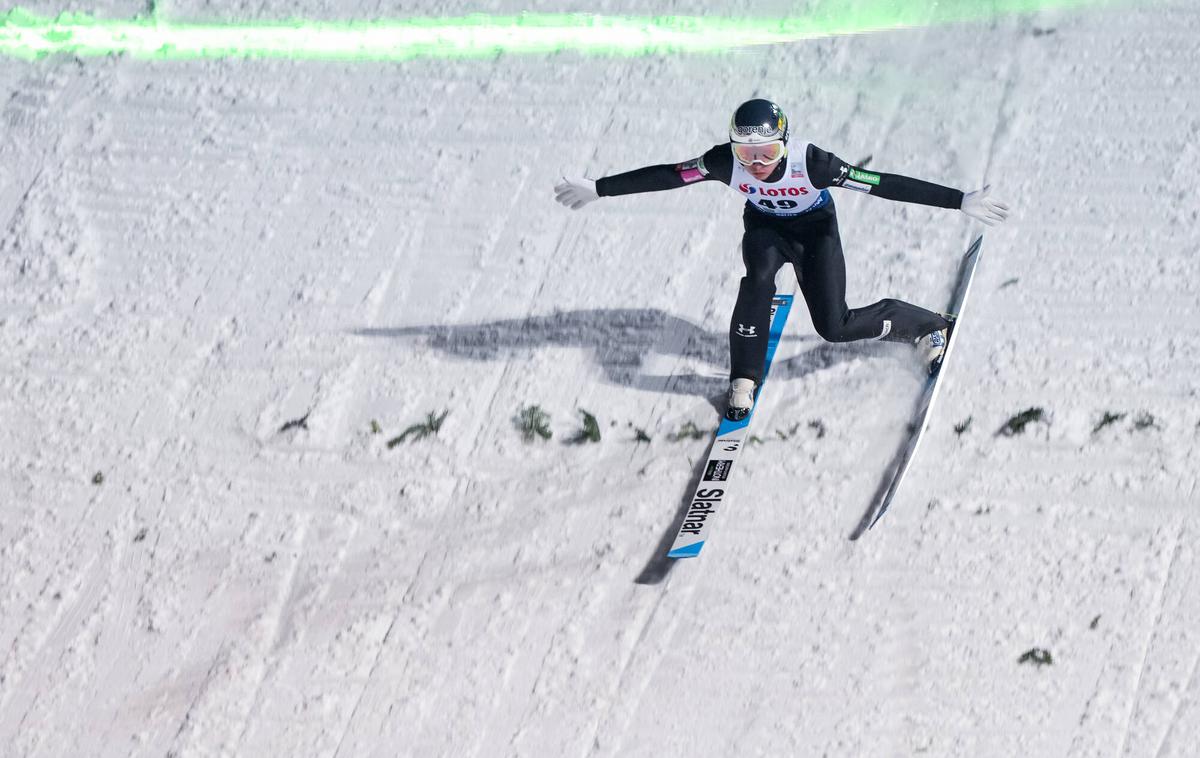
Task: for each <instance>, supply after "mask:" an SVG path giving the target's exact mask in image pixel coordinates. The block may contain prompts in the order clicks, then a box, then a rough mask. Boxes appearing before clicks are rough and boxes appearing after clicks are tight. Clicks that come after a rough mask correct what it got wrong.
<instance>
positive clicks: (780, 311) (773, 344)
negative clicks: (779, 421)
mask: <svg viewBox="0 0 1200 758" xmlns="http://www.w3.org/2000/svg"><path fill="white" fill-rule="evenodd" d="M793 297H795V296H794V295H776V296H775V302H776V303H777V305H776V306H775V318H773V319H772V320H771V330H770V331H769V332H767V362H766V365H765V366H764V367H763V380H762V382H760V384H759V391H758V394H759V395H761V394H762V385H764V384H766V383H767V374H769V373H771V361H772V360H774V359H775V348H777V347H779V339H780V337H782V336H783V327H784V325H785V324H786V323H787V318H788V313H789V312H791V310H792V299H793ZM757 409H758V398H757V397H755V398H754V405H753V406H751V408H750V412H749V413H747V414H746V417H745V418H742V419H738V420H737V421H730V420H729V419H727V418H725V417H724V416H722V417H721V426H720V427H719V428H718V429H717V436H718V437H723V436H725V435H726V434H729V433H730V432H732V431H736V430H738V429H741V428H743V427H747V426H750V419H751V418H753V416H754V411H756V410H757Z"/></svg>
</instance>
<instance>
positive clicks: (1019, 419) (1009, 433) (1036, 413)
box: [996, 408, 1046, 437]
mask: <svg viewBox="0 0 1200 758" xmlns="http://www.w3.org/2000/svg"><path fill="white" fill-rule="evenodd" d="M1045 418H1046V412H1045V411H1044V410H1043V409H1041V408H1026V409H1025V410H1023V411H1021V412H1020V413H1018V414H1017V415H1015V416H1013V417H1012V418H1010V419H1009V420H1008V421H1006V422H1004V426H1002V427H1000V430H999V431H997V432H996V435H997V436H1004V437H1013V436H1015V435H1018V434H1023V433H1024V432H1025V427H1026V426H1029V425H1030V424H1033V423H1037V422H1039V421H1043V420H1045Z"/></svg>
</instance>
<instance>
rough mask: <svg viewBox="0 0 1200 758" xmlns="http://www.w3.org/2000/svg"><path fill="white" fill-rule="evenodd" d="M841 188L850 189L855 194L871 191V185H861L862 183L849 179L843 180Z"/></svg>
mask: <svg viewBox="0 0 1200 758" xmlns="http://www.w3.org/2000/svg"><path fill="white" fill-rule="evenodd" d="M842 186H843V187H845V188H846V189H852V190H854V191H855V192H870V191H871V185H869V184H863V183H862V182H856V181H853V180H851V179H846V180H844V181H843V182H842Z"/></svg>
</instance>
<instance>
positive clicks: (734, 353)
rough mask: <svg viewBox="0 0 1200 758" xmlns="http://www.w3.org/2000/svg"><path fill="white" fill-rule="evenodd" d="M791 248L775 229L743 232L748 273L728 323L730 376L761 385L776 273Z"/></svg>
mask: <svg viewBox="0 0 1200 758" xmlns="http://www.w3.org/2000/svg"><path fill="white" fill-rule="evenodd" d="M788 249H789V247H788V242H787V240H785V239H784V238H783V237H782V236H780V234H779V232H776V231H774V230H772V229H766V228H760V227H753V228H750V229H747V230H746V233H745V234H744V235H742V261H743V262H745V264H746V275H745V276H744V277H742V283H741V286H740V287H738V298H737V304H736V305H735V306H734V307H733V318H732V319H731V320H730V323H729V355H730V363H731V368H730V372H729V378H730V379H753V380H754V383H755V384H762V375H763V368H764V365H765V364H766V362H767V332H768V331H770V328H771V299H772V298H773V297H775V274H776V273H777V272H778V271H779V269H780V268H781V267H782V266H783V264H784V263H785V262H786V261H787V258H786V257H785V253H784V251H785V250H788Z"/></svg>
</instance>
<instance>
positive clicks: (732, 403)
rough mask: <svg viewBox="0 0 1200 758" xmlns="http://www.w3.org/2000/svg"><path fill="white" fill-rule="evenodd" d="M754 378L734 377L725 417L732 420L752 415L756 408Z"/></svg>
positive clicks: (730, 385)
mask: <svg viewBox="0 0 1200 758" xmlns="http://www.w3.org/2000/svg"><path fill="white" fill-rule="evenodd" d="M756 389H757V388H756V387H755V386H754V380H753V379H734V380H733V381H731V382H730V383H729V396H728V397H729V402H728V405H727V406H726V410H725V418H727V419H729V420H730V421H741V420H742V419H744V418H746V416H749V415H750V411H751V410H752V409H753V408H754V395H755V391H756Z"/></svg>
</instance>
